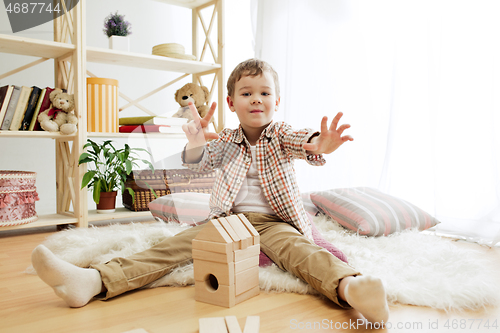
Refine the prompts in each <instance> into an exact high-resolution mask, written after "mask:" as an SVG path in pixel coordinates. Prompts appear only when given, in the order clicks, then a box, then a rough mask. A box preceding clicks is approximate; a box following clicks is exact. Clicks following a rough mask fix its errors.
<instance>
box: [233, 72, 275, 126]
mask: <svg viewBox="0 0 500 333" xmlns="http://www.w3.org/2000/svg"><path fill="white" fill-rule="evenodd" d="M227 103H228V105H229V109H231V111H233V112H236V115H237V116H238V119H239V120H240V123H241V126H242V127H243V130H244V131H247V130H256V129H261V130H263V129H264V128H265V127H266V126H267V125H268V124H269V123H270V122H271V121H272V119H273V116H274V112H276V111H278V106H279V103H280V99H279V97H278V96H276V91H275V85H274V80H273V77H272V75H271V74H270V73H268V72H263V74H262V75H259V76H248V75H246V76H242V77H241V79H240V80H239V81H238V82H236V84H235V87H234V96H232V97H231V96H228V97H227Z"/></svg>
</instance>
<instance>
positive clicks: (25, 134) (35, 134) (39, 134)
mask: <svg viewBox="0 0 500 333" xmlns="http://www.w3.org/2000/svg"><path fill="white" fill-rule="evenodd" d="M0 138H48V139H62V140H67V141H72V140H74V139H75V138H76V134H72V135H62V134H61V133H59V132H45V131H0Z"/></svg>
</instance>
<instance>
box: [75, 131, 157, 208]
mask: <svg viewBox="0 0 500 333" xmlns="http://www.w3.org/2000/svg"><path fill="white" fill-rule="evenodd" d="M87 147H88V148H89V149H87V152H84V153H82V154H81V155H80V158H79V159H78V165H80V164H83V163H91V164H93V169H92V170H88V171H87V172H86V173H85V174H84V175H83V178H82V187H81V188H84V187H85V186H88V187H89V188H92V189H93V194H92V197H93V199H94V202H95V203H96V204H97V212H99V213H108V212H113V211H114V209H115V203H116V191H117V190H118V189H121V191H122V192H123V191H125V190H128V191H129V193H130V195H131V196H132V200H134V191H133V190H132V189H131V188H125V181H126V179H127V175H129V174H130V173H131V172H132V167H133V166H138V164H137V162H138V161H141V162H143V163H145V164H147V165H148V166H149V168H150V169H151V170H152V171H153V172H154V167H153V165H152V164H151V162H150V161H147V160H143V159H140V158H138V157H137V156H138V153H137V152H138V151H145V152H146V153H148V154H150V153H149V152H148V151H147V150H146V149H143V148H131V147H130V146H129V145H127V144H125V148H122V149H116V148H115V147H114V146H113V144H112V141H111V140H107V141H104V142H103V143H102V144H98V143H96V142H94V141H92V140H90V139H87V143H86V144H85V145H84V146H83V148H84V149H85V148H87ZM150 155H151V154H150ZM108 198H109V199H108ZM107 200H110V202H111V203H110V204H108V203H107Z"/></svg>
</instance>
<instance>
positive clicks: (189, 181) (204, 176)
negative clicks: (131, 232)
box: [122, 169, 216, 212]
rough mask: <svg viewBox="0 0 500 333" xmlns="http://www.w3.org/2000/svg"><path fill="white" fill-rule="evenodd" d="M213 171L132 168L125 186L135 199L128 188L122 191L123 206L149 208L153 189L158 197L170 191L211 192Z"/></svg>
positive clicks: (140, 208) (143, 209) (132, 208)
mask: <svg viewBox="0 0 500 333" xmlns="http://www.w3.org/2000/svg"><path fill="white" fill-rule="evenodd" d="M215 174H216V172H215V171H212V172H195V171H191V170H189V169H170V170H165V169H160V170H155V172H154V173H153V172H152V171H151V170H134V172H132V173H131V174H130V175H128V176H127V181H126V182H125V187H129V188H131V189H132V190H133V191H134V196H135V201H134V202H132V196H131V195H130V193H129V192H128V190H126V191H124V192H123V193H122V200H123V206H124V207H126V208H128V209H130V210H133V211H136V212H138V211H146V210H149V207H148V204H149V203H150V202H151V201H153V200H155V199H156V197H155V196H154V195H153V193H152V191H151V190H153V191H154V192H155V193H156V195H157V196H158V197H162V196H164V195H167V194H171V193H182V192H196V193H208V194H210V193H211V192H212V186H213V184H214V181H215Z"/></svg>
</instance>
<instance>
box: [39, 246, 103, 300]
mask: <svg viewBox="0 0 500 333" xmlns="http://www.w3.org/2000/svg"><path fill="white" fill-rule="evenodd" d="M31 263H32V264H33V268H34V269H35V270H36V272H37V274H38V276H39V277H40V278H41V279H42V280H43V281H44V282H45V283H47V284H48V285H49V286H51V287H52V288H53V289H54V291H55V293H56V295H57V296H59V297H61V298H62V299H63V300H64V301H65V302H66V303H67V304H68V305H69V306H70V307H73V308H79V307H82V306H84V305H85V304H87V303H88V302H89V301H90V300H91V299H92V298H93V297H94V296H95V295H97V294H99V293H100V292H101V289H102V280H101V275H100V274H99V271H97V270H95V269H92V268H90V269H87V268H81V267H77V266H75V265H72V264H70V263H68V262H66V261H64V260H62V259H59V258H58V257H56V256H55V255H54V254H53V253H52V252H50V250H49V249H48V248H47V247H45V246H44V245H38V246H37V247H36V248H35V249H34V250H33V253H32V254H31Z"/></svg>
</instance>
